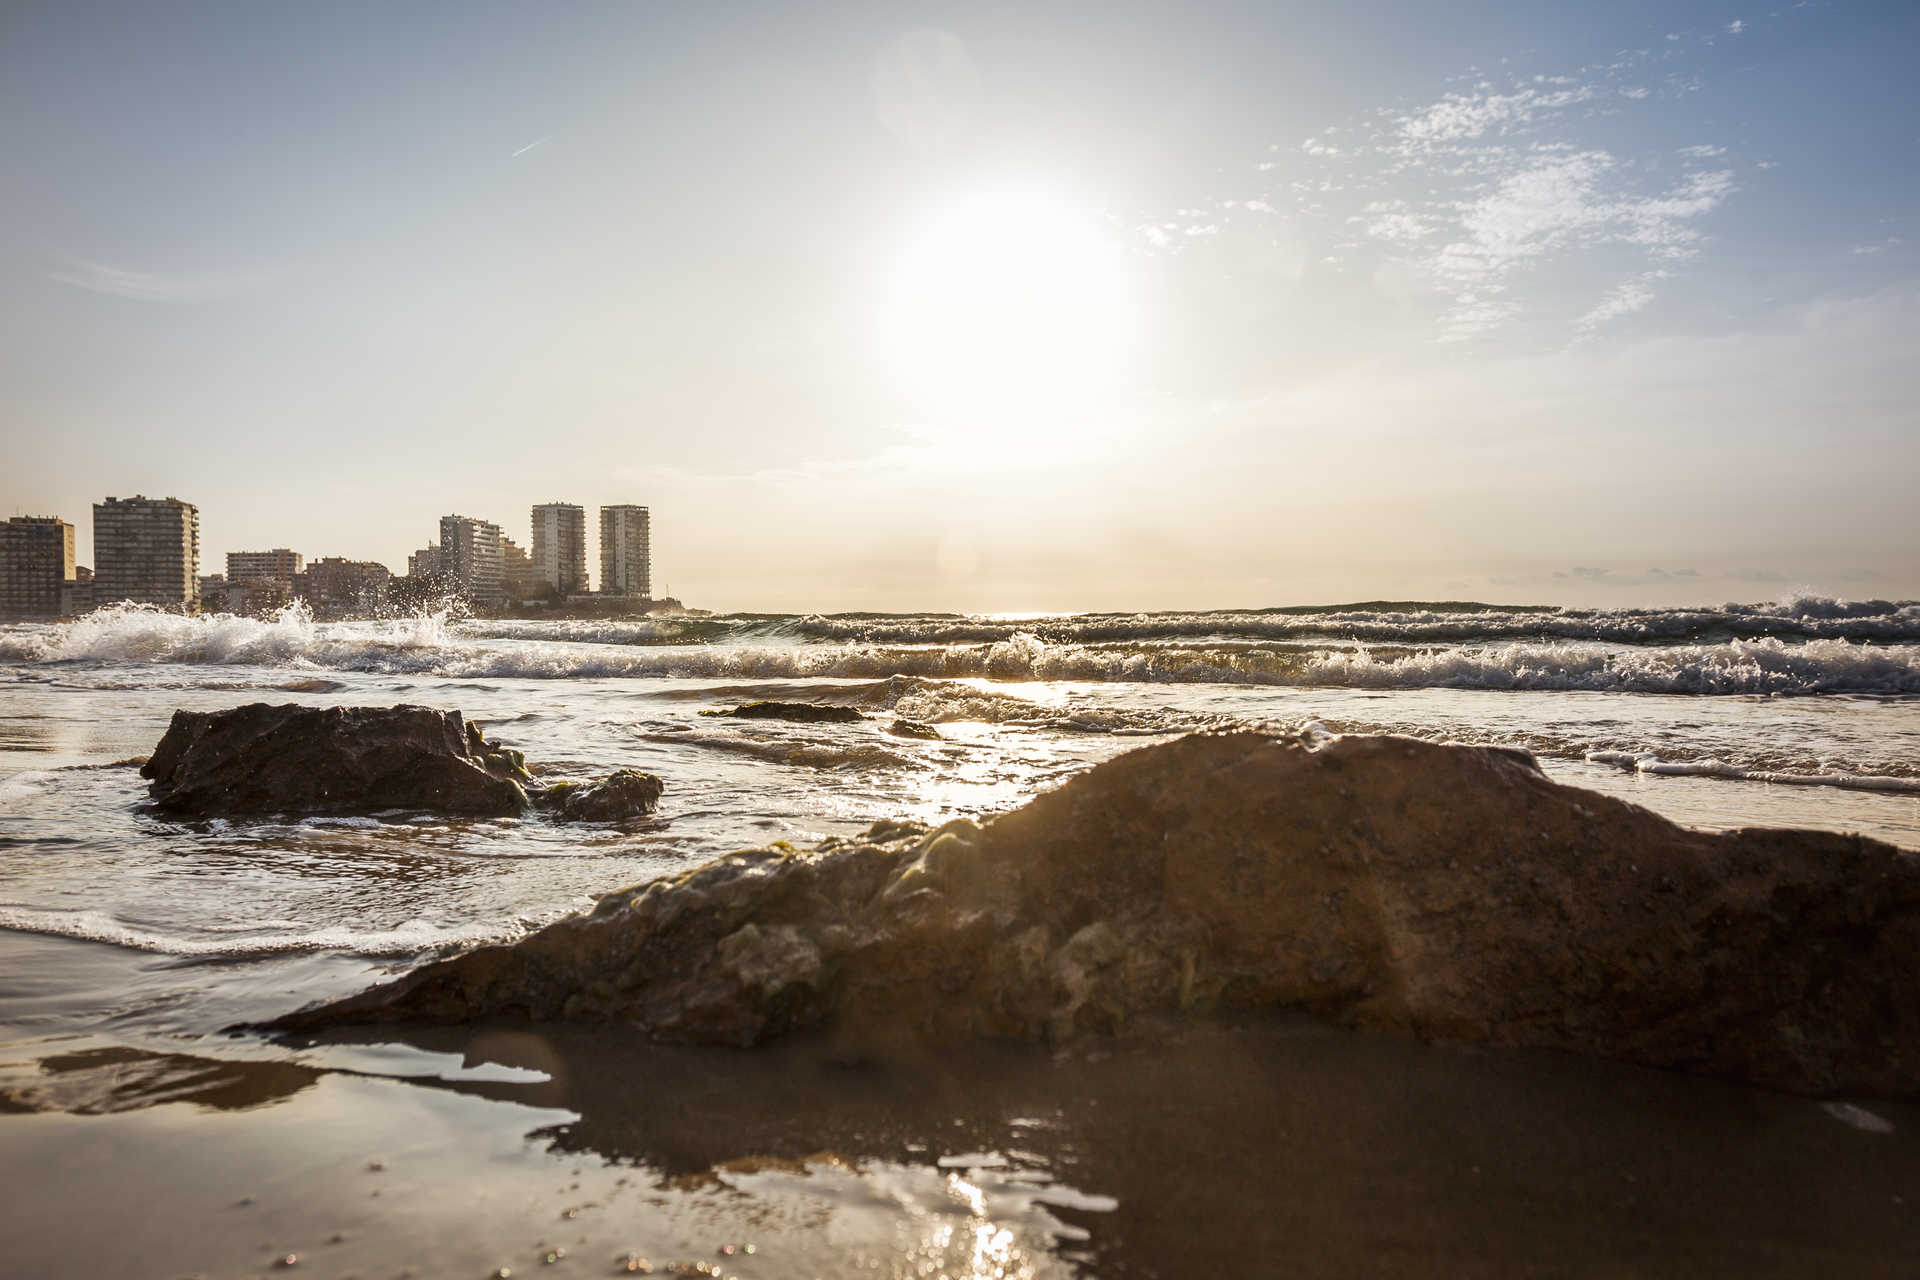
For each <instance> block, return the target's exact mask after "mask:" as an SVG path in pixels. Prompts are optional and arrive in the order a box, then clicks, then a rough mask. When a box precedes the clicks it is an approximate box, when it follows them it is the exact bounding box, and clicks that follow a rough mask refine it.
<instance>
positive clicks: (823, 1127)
mask: <svg viewBox="0 0 1920 1280" xmlns="http://www.w3.org/2000/svg"><path fill="white" fill-rule="evenodd" d="M28 950H30V951H31V952H33V953H38V954H39V955H40V956H41V960H42V962H43V963H46V964H52V962H53V961H55V960H57V959H59V958H61V957H65V959H66V971H67V973H68V974H69V976H71V975H72V974H73V973H74V972H76V971H79V970H84V969H87V968H88V967H89V966H91V967H92V969H93V971H94V976H95V977H100V976H103V974H104V973H105V971H107V970H110V969H114V968H126V967H128V966H129V965H130V964H133V963H135V962H133V961H129V960H128V959H127V958H126V956H125V953H115V952H114V951H113V949H110V948H100V947H95V946H91V945H89V944H79V943H72V942H65V941H58V940H51V939H43V940H38V941H35V942H32V943H31V944H29V946H28ZM103 953H104V954H103ZM8 958H9V961H10V962H14V961H19V960H22V959H25V958H28V957H27V956H26V955H23V953H22V952H21V951H20V950H19V949H17V948H10V949H9V955H8ZM147 960H149V961H150V960H152V958H151V957H148V958H147ZM53 968H54V969H58V968H59V965H57V964H54V965H53ZM20 972H21V970H19V969H15V970H14V973H15V974H19V973H20ZM336 980H337V979H336ZM12 995H13V998H12V999H11V1001H10V1002H9V1004H8V1007H9V1009H10V1010H11V1011H12V1012H13V1014H14V1015H15V1016H14V1018H13V1021H12V1025H13V1028H14V1031H13V1043H11V1044H9V1045H8V1046H6V1048H5V1049H4V1050H3V1051H0V1061H4V1063H5V1065H4V1067H0V1178H3V1179H4V1185H5V1187H6V1189H7V1196H6V1203H7V1209H6V1212H5V1213H4V1214H0V1259H4V1260H5V1265H4V1267H0V1270H4V1271H5V1272H6V1273H7V1274H10V1275H14V1274H17V1275H21V1276H64V1275H100V1274H114V1275H139V1276H187V1275H199V1276H204V1277H208V1278H209V1280H214V1278H224V1277H250V1276H258V1275H271V1274H283V1273H284V1274H295V1275H302V1274H314V1275H324V1276H332V1277H345V1276H358V1277H362V1278H363V1280H373V1278H374V1277H399V1276H403V1275H412V1276H419V1277H426V1276H449V1277H480V1276H486V1275H492V1274H497V1273H498V1272H499V1270H500V1269H501V1268H506V1269H508V1270H510V1271H511V1272H512V1274H514V1275H516V1276H525V1275H532V1274H543V1275H556V1276H558V1275H567V1274H575V1275H579V1274H584V1275H605V1274H613V1273H615V1267H616V1259H624V1258H626V1257H628V1256H629V1255H633V1256H638V1257H644V1258H645V1259H646V1261H647V1263H648V1265H650V1266H652V1267H654V1268H655V1270H656V1273H658V1272H661V1271H664V1270H666V1269H667V1268H668V1267H669V1266H670V1265H672V1264H676V1263H684V1264H689V1265H691V1264H694V1263H699V1264H704V1265H707V1266H709V1267H711V1268H714V1269H715V1270H714V1271H711V1272H708V1273H707V1274H722V1275H737V1276H740V1277H742V1278H743V1280H751V1278H753V1277H787V1276H823V1277H825V1276H840V1275H854V1274H857V1275H863V1276H898V1277H909V1276H915V1277H917V1276H929V1277H931V1276H938V1275H943V1274H944V1275H949V1276H993V1275H1005V1276H1035V1277H1040V1276H1067V1275H1098V1276H1161V1277H1187V1276H1201V1275H1207V1276H1351V1275H1369V1276H1438V1275H1445V1276H1580V1277H1585V1276H1592V1277H1621V1276H1687V1277H1699V1276H1780V1277H1788V1276H1794V1277H1799V1276H1807V1275H1821V1276H1827V1277H1833V1276H1887V1277H1892V1276H1907V1275H1911V1274H1912V1273H1913V1272H1912V1260H1913V1259H1914V1258H1916V1257H1920V1106H1913V1105H1907V1104H1891V1103H1879V1102H1862V1103H1861V1109H1860V1110H1858V1111H1848V1110H1846V1109H1845V1108H1839V1107H1833V1106H1829V1105H1825V1104H1822V1103H1819V1102H1815V1101H1811V1100H1808V1099H1803V1098H1795V1097H1789V1096H1785V1095H1779V1094H1770V1093H1763V1092H1758V1091H1753V1090H1748V1089H1743V1088H1738V1087H1734V1086H1729V1085H1724V1084H1718V1083H1714V1082H1710V1081H1705V1080H1698V1079H1692V1078H1687V1077H1683V1076H1678V1075H1673V1074H1669V1073H1663V1072H1656V1071H1647V1070H1642V1069H1637V1068H1631V1067H1622V1066H1618V1065H1612V1064H1605V1063H1597V1062H1591V1061H1586V1060H1582V1059H1577V1058H1572V1057H1565V1056H1560V1055H1551V1054H1524V1053H1511V1052H1497V1051H1488V1050H1478V1049H1463V1048H1457V1047H1444V1046H1428V1045H1421V1044H1416V1043H1410V1042H1404V1041H1399V1040H1394V1039H1388V1038H1382V1037H1372V1036H1365V1035H1356V1034H1352V1033H1349V1032H1345V1031H1342V1030H1338V1029H1335V1028H1331V1027H1327V1026H1325V1025H1322V1024H1320V1023H1317V1022H1314V1021H1313V1020H1311V1019H1306V1018H1302V1017H1261V1018H1257V1019H1250V1020H1245V1021H1241V1022H1238V1023H1235V1024H1221V1023H1187V1024H1183V1025H1180V1026H1176V1027H1171V1028H1166V1029H1161V1030H1160V1031H1158V1032H1157V1033H1156V1034H1154V1035H1152V1036H1142V1037H1138V1038H1135V1039H1130V1040H1122V1041H1113V1042H1107V1043H1102V1044H1098V1045H1093V1046H1090V1047H1082V1048H1078V1049H1075V1050H1074V1051H1072V1052H1070V1053H1061V1054H1056V1053H1052V1052H1049V1051H1048V1050H1046V1049H1045V1048H1043V1047H1040V1046H1034V1045H1013V1044H983V1045H979V1046H977V1047H975V1048H973V1049H970V1050H968V1051H966V1052H964V1053H943V1054H941V1055H939V1056H933V1057H927V1058H924V1059H919V1060H899V1059H894V1060H885V1061H882V1060H875V1059H860V1058H849V1057H847V1056H846V1055H844V1054H843V1053H841V1052H840V1051H839V1050H838V1049H837V1048H836V1046H835V1045H834V1044H833V1043H832V1042H831V1040H830V1039H826V1038H815V1039H807V1040H798V1041H792V1042H787V1043H781V1044H776V1045H773V1046H769V1047H767V1048H763V1049H758V1050H753V1051H736V1050H713V1049H701V1050H695V1049H680V1048H669V1047H661V1046H653V1045H647V1044H644V1043H636V1042H635V1041H634V1039H633V1038H632V1037H630V1036H625V1035H622V1034H619V1033H616V1032H605V1031H586V1030H581V1029H579V1028H555V1027H529V1026H527V1025H525V1024H520V1025H508V1026H496V1027H476V1028H471V1029H459V1030H454V1031H445V1030H440V1031H427V1030H422V1031H417V1032H414V1031H408V1030H405V1029H401V1030H397V1031H396V1030H393V1029H382V1030H381V1031H380V1033H379V1034H378V1036H376V1037H369V1038H367V1039H365V1040H364V1041H362V1042H359V1043H353V1042H347V1041H339V1040H336V1041H332V1042H329V1043H319V1044H315V1043H301V1044H297V1045H275V1044H271V1043H268V1042H265V1041H261V1040H258V1039H254V1038H230V1037H225V1036H188V1035H184V1034H183V1035H182V1036H180V1037H179V1038H178V1039H177V1042H172V1043H155V1042H153V1041H151V1040H148V1041H143V1042H140V1043H129V1042H128V1041H127V1040H126V1039H124V1038H121V1037H117V1036H116V1035H114V1034H113V1033H112V1030H111V1027H110V1026H96V1027H94V1028H91V1029H88V1030H85V1031H78V1030H73V1029H70V1028H69V1029H59V1028H58V1027H56V1026H55V1025H54V1024H53V1023H52V1022H45V1023H44V1024H43V1025H40V1026H39V1027H38V1028H37V1029H36V1026H35V1019H36V1015H34V1014H33V1013H32V1011H31V1008H30V1006H31V1005H32V1000H31V999H30V998H29V997H27V996H26V995H25V994H23V992H22V991H21V990H20V989H19V988H18V987H16V988H15V989H14V990H13V993H12ZM258 998H260V999H263V1000H266V999H271V998H272V997H271V993H270V992H268V991H266V990H262V991H261V993H260V995H259V997H258ZM23 1010H25V1011H26V1012H25V1013H24V1015H23V1013H22V1011H23ZM36 1031H37V1033H36ZM1889 1125H1890V1126H1891V1127H1892V1131H1891V1132H1883V1131H1878V1130H1881V1129H1883V1128H1885V1127H1886V1126H1889ZM748 1244H751V1245H752V1246H753V1251H752V1252H751V1253H748V1252H746V1250H745V1246H746V1245H748ZM728 1246H732V1247H733V1251H732V1252H731V1253H728V1252H726V1248H727V1247H728ZM561 1250H564V1256H560V1251H561ZM289 1255H292V1256H295V1257H296V1258H297V1262H296V1263H295V1264H294V1267H293V1268H292V1269H291V1270H290V1271H283V1270H281V1269H278V1268H277V1267H276V1260H280V1261H284V1259H286V1258H287V1257H288V1256H289ZM549 1256H553V1257H554V1259H555V1260H554V1261H553V1262H552V1263H548V1262H547V1261H546V1259H547V1258H548V1257H549ZM684 1273H685V1274H699V1273H697V1272H693V1271H691V1270H688V1271H685V1272H684Z"/></svg>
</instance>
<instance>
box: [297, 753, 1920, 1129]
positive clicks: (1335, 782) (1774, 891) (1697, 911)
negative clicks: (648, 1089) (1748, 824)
mask: <svg viewBox="0 0 1920 1280" xmlns="http://www.w3.org/2000/svg"><path fill="white" fill-rule="evenodd" d="M1281 1007H1284V1008H1293V1009H1301V1010H1306V1011H1308V1012H1312V1013H1316V1014H1319V1015H1322V1016H1325V1017H1329V1018H1332V1019H1335V1020H1337V1021H1339V1022H1341V1023H1344V1024H1346V1025H1349V1026H1353V1027H1358V1028H1365V1029H1370V1030H1375V1031H1386V1032H1394V1033H1400V1034H1407V1035H1414V1036H1420V1037H1424V1038H1429V1039H1448V1040H1459V1041H1475V1042H1484V1043H1490V1044H1496V1045H1509V1046H1527V1047H1536V1048H1554V1049H1563V1050H1570V1051H1575V1052H1581V1053H1587V1054H1593V1055H1598V1056H1603V1057H1609V1058H1616V1059H1622V1060H1625V1061H1630V1062H1637V1063H1643V1064H1647V1065H1654V1066H1662V1067H1672V1068H1678V1069H1682V1070H1687V1071H1692V1072H1698V1073H1701V1074H1708V1075H1714V1076H1719V1077H1723V1078H1728V1079H1735V1080H1741V1081H1746V1082H1749V1083H1753V1084H1759V1085H1763V1086H1768V1087H1774V1088H1781V1089H1788V1090H1793V1091H1798V1092H1806V1093H1829V1092H1840V1091H1850V1092H1859V1093H1871V1094H1879V1095H1912V1094H1915V1093H1920V859H1916V858H1915V857H1914V856H1913V855H1911V854H1908V853H1904V852H1902V851H1900V850H1898V849H1895V848H1893V847H1892V846H1889V845H1884V844H1879V843H1877V842H1874V841H1869V840H1864V839H1861V838H1859V837H1853V836H1841V835H1834V834H1827V833H1820V832H1808V831H1772V830H1744V831H1735V832H1729V833H1724V834H1712V833H1705V832H1699V831H1691V830H1687V829H1684V828H1681V827H1678V826H1676V825H1674V824H1672V823H1670V822H1668V821H1666V820H1665V819H1663V818H1660V817H1658V816H1656V815H1654V814H1652V813H1650V812H1647V811H1645V810H1643V809H1640V808H1637V807H1635V806H1633V805H1630V804H1626V803H1624V802H1621V801H1618V800H1613V799H1610V798H1607V797H1604V796H1600V795H1596V794H1592V793H1589V792H1585V791H1581V790H1579V789H1577V788H1573V787H1568V786H1563V785H1560V784H1558V783H1555V782H1552V781H1550V780H1549V779H1547V778H1546V777H1545V776H1544V775H1543V774H1542V773H1541V772H1540V771H1539V769H1538V767H1537V766H1536V765H1535V764H1534V762H1533V760H1532V758H1531V757H1530V756H1528V755H1526V754H1525V753H1524V752H1517V751H1511V750H1503V749H1493V748H1479V747H1465V746H1451V745H1448V746H1442V745H1436V744H1432V743H1427V742H1422V741H1417V740H1413V739H1406V738H1396V737H1346V738H1333V739H1330V740H1328V739H1320V738H1314V739H1310V738H1306V737H1301V738H1286V737H1272V736H1267V735H1261V734H1253V733H1234V734H1217V735H1195V736H1192V737H1188V738H1184V739H1180V740H1177V741H1174V742H1169V743H1164V744H1160V745H1157V746H1153V747H1148V748H1145V749H1142V750H1140V751H1135V752H1132V753H1129V754H1127V755H1124V756H1121V757H1119V758H1117V759H1114V760H1111V761H1109V762H1107V763H1106V764H1103V765H1100V766H1098V767H1097V768H1095V769H1093V770H1091V771H1090V772H1088V773H1086V774H1084V775H1082V776H1080V777H1078V778H1075V779H1074V780H1072V781H1070V782H1068V783H1067V784H1066V785H1065V786H1063V787H1061V788H1060V789H1059V790H1057V791H1054V792H1052V793H1049V794H1047V795H1043V796H1040V797H1039V798H1037V799H1035V800H1033V801H1032V802H1030V803H1029V804H1027V805H1025V806H1024V807H1022V808H1020V809H1018V810H1015V811H1014V812H1011V813H1008V814H1005V815H1003V816H1001V817H998V818H995V819H993V820H991V821H989V822H987V823H985V824H982V825H976V824H974V823H972V822H969V821H966V820H964V819H962V820H956V821H954V822H949V823H947V824H946V825H944V826H942V827H940V828H938V829H937V830H932V831H929V830H927V829H926V828H924V827H921V826H918V825H916V824H909V823H898V822H891V823H880V824H877V825H876V826H875V827H874V828H872V829H871V830H870V831H868V832H867V833H866V834H865V835H864V836H863V837H861V838H859V839H854V840H845V839H829V840H826V841H823V842H822V843H821V844H819V845H818V846H816V847H815V848H813V849H810V850H805V851H792V850H784V849H778V848H768V849H754V850H746V851H743V852H740V853H736V854H733V855H731V856H728V857H725V858H722V859H720V860H718V861H716V862H714V863H711V864H709V865H707V866H704V867H701V868H699V869H697V870H694V871H690V872H688V873H686V874H685V875H682V876H679V877H677V878H674V879H671V880H662V881H657V882H655V883H653V884H649V885H645V886H636V887H634V888H631V889H627V890H622V891H620V892H618V893H613V894H609V895H607V896H606V897H604V898H602V899H601V900H600V902H599V903H598V905H597V906H596V907H595V908H594V909H593V910H592V911H591V912H590V913H588V914H585V915H581V916H576V917H572V918H570V919H566V920H562V921H559V922H557V923H555V924H553V925H550V926H548V927H547V928H545V929H542V930H540V931H539V932H537V933H535V934H533V935H531V936H530V937H528V938H526V939H524V940H522V941H520V942H518V943H516V944H514V945H512V946H498V947H486V948H481V949H478V950H474V951H471V952H468V953H465V954H462V955H458V956H454V957H451V958H448V959H444V960H440V961H436V962H433V963H430V964H427V965H424V966H422V967H421V968H419V969H417V970H415V971H414V972H412V973H410V974H408V975H406V976H404V977H402V978H400V979H398V980H397V981H394V982H392V983H389V984H386V985H384V986H380V987H376V988H374V989H372V990H370V991H367V992H364V993H361V994H360V995H357V996H353V997H350V998H348V999H345V1000H341V1001H337V1002H334V1003H331V1004H325V1005H321V1006H317V1007H315V1008H311V1009H307V1010H303V1011H300V1012H297V1013H294V1014H291V1015H289V1016H287V1017H284V1018H282V1019H279V1020H277V1021H276V1022H274V1023H272V1024H270V1026H271V1027H272V1028H275V1029H279V1030H314V1029H318V1028H323V1027H327V1026H332V1025H348V1024H356V1023H371V1022H390V1021H425V1022H461V1021H467V1020H470V1019H475V1018H483V1017H497V1016H510V1017H511V1016H518V1017H527V1018H533V1019H542V1020H554V1019H567V1020H577V1021H590V1022H608V1023H616V1024H624V1025H628V1026H631V1027H633V1028H634V1029H636V1030H637V1031H640V1032H642V1033H645V1034H647V1035H650V1036H652V1037H654V1038H656V1039H660V1040H668V1041H691V1042H708V1043H726V1044H738V1045H749V1044H753V1043H755V1042H757V1041H760V1040H763V1039H765V1038H767V1037H769V1036H774V1035H779V1034H781V1033H783V1032H787V1031H792V1030H796V1029H800V1028H806V1027H813V1026H822V1027H830V1028H832V1029H833V1030H834V1031H835V1032H837V1033H838V1034H840V1035H842V1036H844V1037H846V1038H847V1039H848V1040H849V1041H850V1042H853V1043H859V1042H862V1041H872V1042H878V1043H895V1042H898V1041H900V1040H902V1039H908V1040H912V1041H916V1042H923V1043H924V1042H934V1043H938V1042H942V1041H952V1040H954V1039H956V1038H961V1037H970V1036H1007V1037H1022V1038H1050V1039H1053V1040H1056V1041H1057V1040H1064V1039H1067V1038H1069V1037H1073V1036H1077V1035H1082V1034H1085V1033H1088V1032H1113V1031H1121V1030H1125V1029H1129V1028H1134V1027H1139V1026H1142V1025H1145V1024H1149V1023H1151V1021H1152V1020H1153V1019H1154V1018H1156V1017H1157V1016H1161V1015H1173V1014H1181V1013H1188V1012H1204V1011H1206V1010H1210V1009H1253V1008H1281Z"/></svg>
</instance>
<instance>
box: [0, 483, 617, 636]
mask: <svg viewBox="0 0 1920 1280" xmlns="http://www.w3.org/2000/svg"><path fill="white" fill-rule="evenodd" d="M87 510H88V514H89V515H90V516H91V517H92V525H93V528H94V536H93V537H92V538H91V539H90V540H89V542H90V544H91V545H87V546H86V552H87V553H86V554H82V550H81V549H82V547H83V545H86V544H83V543H81V541H80V540H79V539H78V538H77V537H76V529H75V526H74V523H73V522H72V521H69V520H67V519H65V518H64V517H62V516H60V515H57V514H44V513H43V514H34V515H24V514H22V515H15V516H12V517H11V518H8V519H5V520H0V618H29V619H31V618H57V617H73V616H77V615H79V614H82V613H85V612H87V611H88V610H90V609H92V608H95V607H100V606H106V605H114V604H138V605H152V606H156V607H159V608H162V609H166V610H169V611H175V612H223V613H228V612H230V613H237V614H260V613H263V612H269V611H272V610H275V609H279V608H282V607H284V606H285V605H287V604H289V603H292V602H293V601H295V600H301V601H305V602H306V603H307V604H308V605H309V606H310V607H312V608H315V609H318V610H321V611H322V612H324V613H325V614H327V615H329V616H338V617H349V616H369V615H376V614H382V613H388V612H392V611H394V610H396V609H405V608H409V607H413V608H420V607H436V606H437V605H438V604H440V603H441V602H443V601H444V600H446V599H448V598H458V599H461V600H463V601H465V602H466V603H467V604H469V605H470V606H473V607H476V608H499V607H510V606H516V605H520V604H527V603H534V602H549V603H555V604H559V603H565V602H568V601H574V602H579V601H582V600H585V599H587V598H588V597H597V598H604V599H608V600H615V601H629V600H630V601H636V602H643V603H648V604H651V603H653V601H654V597H653V593H652V587H653V579H652V568H653V561H652V546H653V543H652V516H651V511H650V509H649V508H648V507H646V506H643V505H638V504H634V503H612V504H607V505H604V506H602V507H600V509H599V526H600V530H599V531H600V536H599V539H598V542H597V544H596V546H597V549H598V552H599V555H598V565H599V572H598V576H597V579H596V577H595V576H594V575H593V572H592V569H591V565H592V563H593V557H591V556H590V555H589V552H588V547H587V539H586V531H587V509H586V508H585V507H583V506H580V505H578V504H574V503H566V502H546V503H538V504H535V505H533V506H532V507H531V509H530V512H529V517H528V527H529V529H530V533H531V536H530V537H529V538H528V539H527V541H526V542H525V543H524V544H523V543H520V542H516V541H515V540H514V539H513V538H512V537H511V536H510V535H508V534H506V533H505V532H504V530H503V528H502V526H500V525H499V524H497V523H495V522H493V521H490V520H485V519H481V518H476V517H472V516H465V515H459V514H449V515H444V516H441V517H440V518H439V521H438V525H437V536H436V537H435V538H434V539H430V540H429V541H428V542H427V544H426V545H425V546H424V547H421V548H419V549H418V550H416V551H414V552H412V553H411V554H409V555H408V556H406V557H405V558H404V560H403V561H402V562H401V563H402V564H403V565H404V568H403V570H402V571H401V572H395V571H394V570H393V569H391V568H390V567H389V566H388V565H387V564H386V563H384V562H382V561H378V560H353V559H349V558H347V557H344V556H338V555H329V556H317V557H310V556H308V555H306V554H305V553H303V552H300V551H296V550H294V549H292V548H291V547H284V546H282V547H273V548H267V549H258V548H253V549H236V550H229V551H226V552H225V553H224V555H222V554H221V553H218V552H205V559H203V548H204V546H205V544H204V543H203V541H202V538H201V518H200V511H199V508H198V506H197V505H196V504H194V503H191V502H187V501H184V500H182V499H180V498H178V497H175V496H172V495H168V496H166V497H158V498H149V497H147V496H146V495H144V494H135V495H133V496H132V497H128V498H118V497H114V496H111V495H110V496H108V497H107V498H106V499H105V500H104V501H101V502H95V503H93V504H90V506H89V507H88V508H87ZM223 562H224V564H223Z"/></svg>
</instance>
